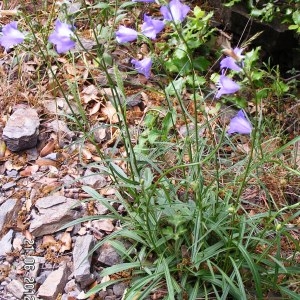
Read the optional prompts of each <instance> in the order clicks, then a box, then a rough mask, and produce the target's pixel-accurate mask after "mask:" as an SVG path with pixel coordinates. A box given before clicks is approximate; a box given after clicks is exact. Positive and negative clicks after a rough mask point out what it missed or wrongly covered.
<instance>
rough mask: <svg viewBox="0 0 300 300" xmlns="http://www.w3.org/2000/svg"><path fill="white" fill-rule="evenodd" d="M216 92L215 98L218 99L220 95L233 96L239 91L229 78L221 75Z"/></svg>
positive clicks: (238, 87) (237, 86)
mask: <svg viewBox="0 0 300 300" xmlns="http://www.w3.org/2000/svg"><path fill="white" fill-rule="evenodd" d="M218 89H219V90H218V92H217V94H216V98H217V99H219V98H220V97H221V96H222V95H226V94H233V93H235V92H237V91H238V90H239V89H240V86H239V85H238V84H237V83H236V82H234V81H233V80H232V79H230V78H229V77H227V76H225V75H224V74H222V75H221V76H220V80H219V83H218Z"/></svg>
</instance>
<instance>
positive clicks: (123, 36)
mask: <svg viewBox="0 0 300 300" xmlns="http://www.w3.org/2000/svg"><path fill="white" fill-rule="evenodd" d="M137 37H138V32H137V31H136V30H134V29H132V28H128V27H125V26H123V25H120V27H119V29H118V30H117V31H116V40H117V42H118V43H120V44H121V43H127V42H132V41H135V40H136V39H137Z"/></svg>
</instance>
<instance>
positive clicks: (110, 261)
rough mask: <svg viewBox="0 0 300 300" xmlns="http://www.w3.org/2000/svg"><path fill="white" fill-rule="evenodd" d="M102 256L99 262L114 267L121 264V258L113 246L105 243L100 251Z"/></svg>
mask: <svg viewBox="0 0 300 300" xmlns="http://www.w3.org/2000/svg"><path fill="white" fill-rule="evenodd" d="M99 252H100V254H99V257H98V261H99V262H101V263H103V264H105V265H107V266H113V265H116V264H119V263H121V257H120V255H119V254H118V252H117V251H116V250H115V248H114V247H113V246H111V245H110V244H109V243H104V244H103V245H102V246H101V247H100V250H99Z"/></svg>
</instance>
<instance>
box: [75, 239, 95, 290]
mask: <svg viewBox="0 0 300 300" xmlns="http://www.w3.org/2000/svg"><path fill="white" fill-rule="evenodd" d="M93 246H94V239H93V236H92V235H89V234H88V235H84V236H78V237H77V238H76V242H75V246H74V250H73V263H74V277H75V280H76V282H78V283H79V284H80V287H81V288H82V289H84V288H85V287H86V286H88V285H90V284H91V283H92V282H93V281H94V277H93V275H92V274H91V272H90V269H91V259H92V257H91V255H89V252H90V250H91V249H92V247H93Z"/></svg>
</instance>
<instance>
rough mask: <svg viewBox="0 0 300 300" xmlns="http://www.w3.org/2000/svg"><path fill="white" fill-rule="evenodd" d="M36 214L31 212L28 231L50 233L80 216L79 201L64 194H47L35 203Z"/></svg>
mask: <svg viewBox="0 0 300 300" xmlns="http://www.w3.org/2000/svg"><path fill="white" fill-rule="evenodd" d="M35 207H36V208H37V210H38V214H37V213H34V212H32V213H31V214H32V217H33V220H32V221H31V224H30V227H29V231H30V232H31V233H32V234H33V235H34V236H35V237H38V236H43V235H46V234H52V233H54V232H57V231H59V230H60V228H61V227H62V226H64V225H66V224H67V223H69V222H70V221H73V220H75V219H77V218H79V217H81V216H82V212H81V211H80V210H79V209H78V208H79V207H81V204H80V201H77V200H73V199H70V198H66V197H64V196H47V197H44V198H40V199H38V200H37V202H36V203H35Z"/></svg>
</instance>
